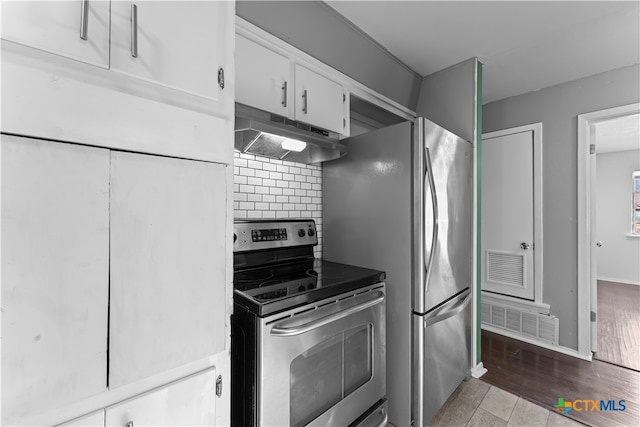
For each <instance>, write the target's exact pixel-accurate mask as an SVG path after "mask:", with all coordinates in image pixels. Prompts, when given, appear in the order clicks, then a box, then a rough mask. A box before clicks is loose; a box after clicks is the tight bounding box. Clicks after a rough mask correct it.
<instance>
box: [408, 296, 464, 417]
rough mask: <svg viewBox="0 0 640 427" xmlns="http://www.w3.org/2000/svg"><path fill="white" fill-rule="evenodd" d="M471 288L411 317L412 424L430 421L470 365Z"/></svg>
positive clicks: (458, 383)
mask: <svg viewBox="0 0 640 427" xmlns="http://www.w3.org/2000/svg"><path fill="white" fill-rule="evenodd" d="M470 301H471V291H470V290H469V289H467V290H465V291H464V292H462V293H461V294H459V295H457V296H456V297H455V298H452V299H451V300H450V301H448V302H447V303H446V304H443V305H442V306H440V307H438V308H437V309H436V310H433V311H432V312H431V313H429V314H427V315H423V316H420V315H414V316H413V340H414V341H413V366H414V374H413V400H412V414H413V425H414V426H415V427H423V426H426V425H428V424H429V422H430V421H431V419H432V418H433V416H434V415H435V414H436V412H438V409H440V407H442V405H443V404H444V403H445V402H446V401H447V399H448V398H449V396H451V393H453V391H454V390H455V389H456V388H457V387H458V385H460V383H461V382H462V380H463V379H464V378H465V377H466V376H467V375H468V373H469V368H470V366H471V304H470Z"/></svg>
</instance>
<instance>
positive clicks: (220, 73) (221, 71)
mask: <svg viewBox="0 0 640 427" xmlns="http://www.w3.org/2000/svg"><path fill="white" fill-rule="evenodd" d="M218 86H219V87H220V89H224V68H222V67H220V68H218Z"/></svg>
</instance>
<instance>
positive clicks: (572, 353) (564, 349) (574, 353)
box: [482, 324, 591, 362]
mask: <svg viewBox="0 0 640 427" xmlns="http://www.w3.org/2000/svg"><path fill="white" fill-rule="evenodd" d="M482 329H484V330H485V331H489V332H493V333H496V334H500V335H504V336H505V337H509V338H513V339H516V340H518V341H524V342H526V343H528V344H533V345H537V346H538V347H542V348H546V349H547V350H552V351H556V352H558V353H562V354H566V355H567V356H572V357H576V358H578V359H582V360H587V361H589V362H590V361H591V353H589V355H588V356H585V355H582V354H580V353H578V352H577V351H576V350H574V349H572V348H568V347H563V346H560V345H553V344H550V343H547V342H544V341H538V340H535V339H532V338H529V337H526V336H523V335H519V334H515V333H512V332H510V331H508V330H506V329H500V328H495V327H493V326H490V325H485V324H483V325H482Z"/></svg>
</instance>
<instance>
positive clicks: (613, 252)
mask: <svg viewBox="0 0 640 427" xmlns="http://www.w3.org/2000/svg"><path fill="white" fill-rule="evenodd" d="M596 146H598V142H597V141H596ZM636 170H640V150H631V151H618V152H613V153H602V154H598V155H597V157H596V240H600V241H602V242H603V245H602V247H601V248H598V249H597V254H598V280H609V281H613V282H622V283H632V284H634V285H640V267H638V260H640V238H638V237H629V234H630V233H631V205H632V198H631V194H632V191H633V185H632V183H631V182H632V181H631V180H632V179H631V174H632V173H633V171H636Z"/></svg>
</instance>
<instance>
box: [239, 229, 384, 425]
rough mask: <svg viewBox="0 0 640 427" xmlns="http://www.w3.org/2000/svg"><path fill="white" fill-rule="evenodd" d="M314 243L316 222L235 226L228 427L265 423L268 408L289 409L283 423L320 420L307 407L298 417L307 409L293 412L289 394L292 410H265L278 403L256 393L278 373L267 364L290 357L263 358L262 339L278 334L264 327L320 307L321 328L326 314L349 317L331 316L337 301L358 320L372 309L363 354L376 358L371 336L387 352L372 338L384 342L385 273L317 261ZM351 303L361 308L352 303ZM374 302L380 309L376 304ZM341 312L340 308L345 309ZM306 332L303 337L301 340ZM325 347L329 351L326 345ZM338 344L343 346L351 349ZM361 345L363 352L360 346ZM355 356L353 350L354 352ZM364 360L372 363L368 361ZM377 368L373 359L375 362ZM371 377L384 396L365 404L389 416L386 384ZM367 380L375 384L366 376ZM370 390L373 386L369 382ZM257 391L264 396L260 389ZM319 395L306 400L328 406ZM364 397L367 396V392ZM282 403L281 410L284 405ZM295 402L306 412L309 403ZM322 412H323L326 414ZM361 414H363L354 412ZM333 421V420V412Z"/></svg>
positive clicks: (323, 397)
mask: <svg viewBox="0 0 640 427" xmlns="http://www.w3.org/2000/svg"><path fill="white" fill-rule="evenodd" d="M317 243H318V236H317V230H316V225H315V222H314V221H313V220H284V221H278V220H259V221H236V222H235V223H234V256H233V261H234V276H233V282H234V283H233V285H234V314H233V317H232V345H231V348H232V376H233V379H232V425H234V426H262V425H267V418H268V417H269V415H266V414H268V413H269V412H270V411H290V414H287V417H286V420H287V422H286V424H289V425H313V421H314V420H316V421H318V420H321V419H322V417H321V414H320V413H318V411H320V410H321V409H318V408H315V409H313V410H311V409H309V410H308V411H307V412H309V413H308V414H307V413H303V412H305V411H303V410H301V409H297V408H294V406H295V405H296V404H298V403H297V402H298V400H299V399H298V400H296V398H294V397H289V401H290V403H289V404H288V405H286V406H288V407H291V409H290V410H289V408H284V407H280V408H276V407H273V408H271V407H265V405H267V406H275V405H273V404H271V403H268V402H266V401H268V399H265V396H261V389H263V388H265V387H266V386H264V385H263V384H262V382H263V381H265V377H267V376H268V372H271V371H274V369H277V368H276V366H275V364H276V362H275V361H273V360H270V359H283V358H286V357H288V356H287V355H282V356H281V355H277V356H269V355H268V354H266V355H265V353H266V351H265V350H264V348H267V347H268V344H267V343H265V341H266V340H269V339H274V338H273V336H275V335H276V334H274V332H270V333H267V332H265V328H266V326H265V325H274V324H275V323H276V322H278V324H280V323H282V321H283V319H284V321H285V322H287V321H288V322H289V323H291V322H293V320H290V319H294V318H295V319H304V318H305V317H309V316H310V315H311V314H309V312H317V313H318V314H317V316H320V314H323V313H324V312H323V310H324V311H326V313H327V314H326V315H324V314H323V316H322V317H321V319H320V323H322V319H329V318H330V317H331V316H333V318H336V316H342V317H346V315H342V314H340V313H337V314H336V313H334V312H331V310H334V311H336V310H338V309H337V308H335V309H334V308H331V307H334V306H335V307H338V306H339V305H340V304H342V305H343V306H344V307H348V310H351V311H350V312H353V313H358V312H360V311H361V313H359V314H357V315H360V316H364V315H365V311H364V309H363V308H359V307H365V308H366V309H368V310H374V309H375V310H377V311H376V314H375V318H376V322H377V323H378V324H377V325H376V331H375V334H376V335H375V336H374V334H373V332H371V331H372V330H373V326H371V327H370V328H369V329H368V330H370V331H369V332H367V333H366V334H369V335H370V336H371V339H370V341H368V342H370V343H369V344H368V345H369V347H368V348H369V350H368V352H369V353H372V354H373V350H371V349H372V347H373V345H374V343H373V339H374V338H375V341H376V343H375V345H377V346H380V347H384V346H382V345H381V343H379V342H377V341H381V340H382V339H383V338H384V335H383V334H384V327H383V326H382V325H383V324H384V279H385V273H384V272H381V271H378V270H372V269H368V268H361V267H356V266H351V265H346V264H340V263H335V262H330V261H324V260H321V259H315V257H314V254H313V248H314V246H315V245H317ZM352 301H353V302H352ZM356 303H358V305H357V306H356V305H355V304H356ZM350 304H351V305H350ZM367 304H368V305H367ZM374 305H378V306H377V307H373V306H374ZM342 310H343V311H344V309H342ZM380 310H382V314H380ZM317 316H316V317H317ZM352 316H355V315H352ZM380 317H382V322H381V323H382V324H380V319H379V318H380ZM301 321H302V320H300V321H299V322H301ZM318 322H319V321H318V320H313V321H312V322H308V324H318ZM325 323H327V322H325ZM334 323H335V322H334ZM361 323H362V322H361ZM370 323H373V321H371V322H370ZM275 326H277V325H275ZM269 327H271V326H269ZM344 328H346V326H345V327H344ZM275 329H277V328H273V330H275ZM270 330H271V329H270ZM292 330H293V329H292ZM345 330H346V329H345ZM381 331H382V332H381ZM313 333H315V332H313ZM341 333H343V332H341ZM287 334H288V336H293V335H296V334H298V332H295V331H294V332H287V333H281V335H282V336H287ZM366 334H365V333H361V334H360V335H362V336H365V335H366ZM304 335H305V334H303V333H300V337H303V336H304ZM307 335H308V334H307ZM300 337H298V338H300ZM276 339H279V338H276ZM300 339H302V338H300ZM323 339H324V338H323ZM347 341H348V340H347ZM347 341H345V342H347ZM352 341H354V340H352ZM290 342H291V339H289V341H287V344H286V345H285V347H286V346H287V345H290ZM354 342H355V341H354ZM322 345H323V346H326V344H322ZM341 345H343V346H345V345H346V346H348V345H349V344H348V343H347V344H341ZM362 348H364V347H363V346H362ZM344 351H345V350H344V349H343V352H344ZM382 351H384V349H382ZM356 352H357V351H355V350H354V351H353V354H356ZM364 353H365V352H364V351H363V354H364ZM378 353H379V352H378ZM294 356H295V355H294ZM383 356H384V353H383V354H382V356H379V355H376V358H377V359H380V358H381V357H382V358H383ZM291 357H293V356H291ZM323 357H324V356H323ZM368 357H369V358H370V359H371V358H372V357H373V356H368ZM292 363H294V362H292ZM369 363H370V364H372V360H369ZM379 363H380V362H379V361H378V360H376V364H379ZM272 364H273V367H272V366H271V365H272ZM286 374H287V375H283V376H288V374H289V373H288V372H287V373H286ZM354 375H355V376H357V375H356V374H354ZM376 375H377V378H376V382H378V383H379V382H380V381H382V382H383V384H382V392H381V393H382V394H381V395H380V396H379V399H378V400H377V401H376V402H375V403H376V404H375V405H369V404H367V405H369V406H367V408H369V407H370V406H371V408H372V410H374V411H375V412H376V414H377V413H378V412H380V413H382V414H383V415H385V416H386V409H385V408H384V406H383V405H384V403H385V399H384V379H380V378H378V377H379V376H380V373H379V372H377V373H376ZM372 376H373V374H369V377H372ZM291 381H293V380H291ZM291 381H289V382H287V383H286V384H285V383H283V387H289V386H290V385H291V384H289V383H290V382H291ZM368 381H369V382H370V383H371V382H373V381H371V378H369V379H368ZM343 382H344V380H343ZM363 384H364V383H363ZM367 386H368V387H372V385H367ZM292 387H293V386H292ZM300 387H301V386H300ZM300 387H299V388H300ZM304 388H305V389H309V385H304ZM377 388H378V389H379V388H380V386H379V384H377ZM292 390H293V389H292ZM262 393H263V394H264V392H262ZM291 393H293V391H291ZM314 393H315V392H314ZM318 393H319V394H316V395H310V396H309V398H310V399H313V400H314V401H318V399H320V400H322V399H325V398H326V399H327V401H328V403H327V405H329V403H331V402H329V401H330V400H331V399H330V398H329V397H325V396H323V393H324V392H322V393H320V392H318ZM351 393H353V392H351ZM376 393H377V392H376ZM376 393H373V394H374V395H375V394H376ZM312 394H313V393H312ZM325 394H326V393H325ZM344 394H345V393H343V395H344ZM353 394H357V393H353ZM368 394H371V391H369V393H368ZM285 403H286V402H285ZM285 403H283V404H281V405H278V406H285ZM300 405H302V407H304V405H306V404H300ZM333 405H334V406H339V404H337V403H336V402H333ZM363 405H364V403H363ZM351 406H354V405H351ZM355 406H357V404H356V405H355ZM381 408H382V409H381ZM325 409H326V408H325ZM305 410H306V409H305ZM326 410H327V411H328V409H326ZM313 411H315V413H314V412H313ZM365 412H366V411H365ZM362 413H363V412H362V411H361V412H360V413H359V414H362ZM332 416H334V417H335V415H332ZM349 417H352V418H353V415H349ZM356 418H357V417H356ZM283 419H284V418H283ZM344 419H347V418H344ZM354 419H355V418H354ZM346 424H349V423H346ZM346 424H345V425H346Z"/></svg>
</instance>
